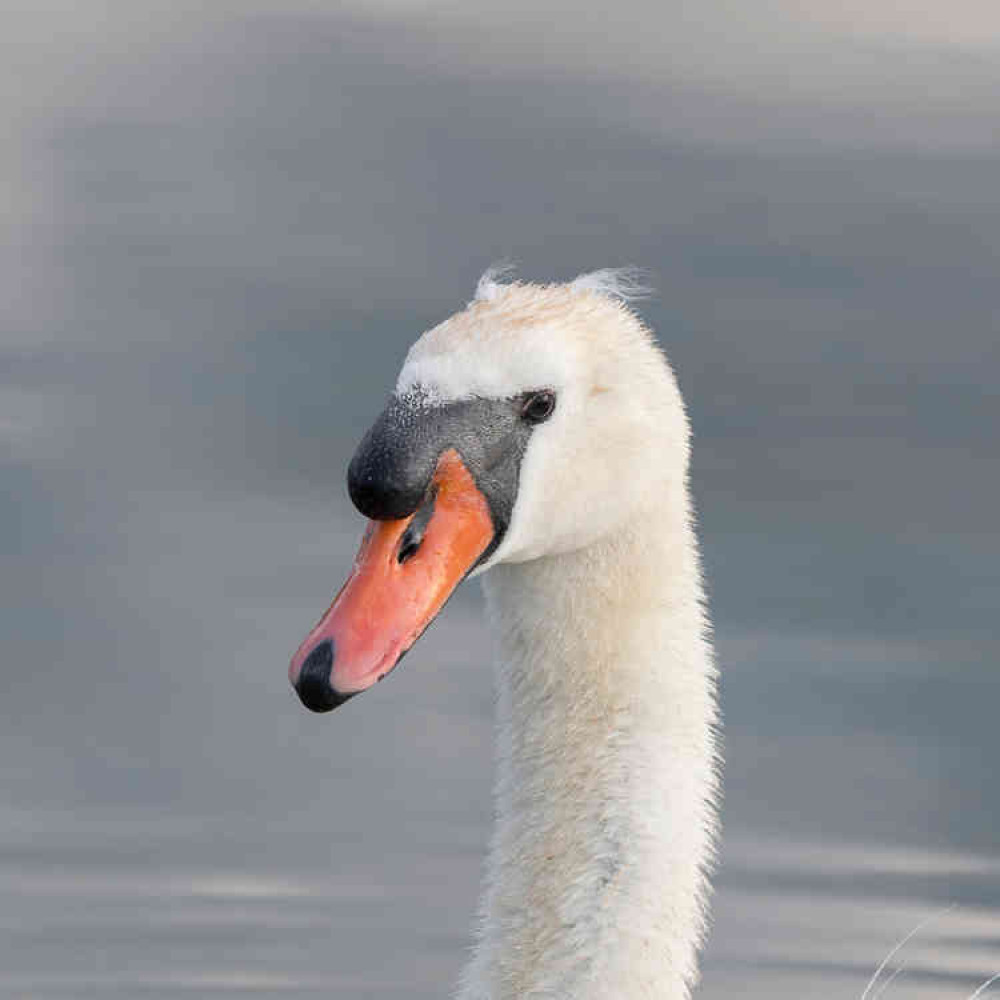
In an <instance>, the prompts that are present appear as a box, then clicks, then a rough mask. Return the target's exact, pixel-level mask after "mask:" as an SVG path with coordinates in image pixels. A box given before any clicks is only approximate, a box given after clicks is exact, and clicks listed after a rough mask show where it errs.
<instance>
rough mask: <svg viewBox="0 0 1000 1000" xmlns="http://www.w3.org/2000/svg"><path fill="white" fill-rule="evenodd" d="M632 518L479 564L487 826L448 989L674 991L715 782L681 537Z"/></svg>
mask: <svg viewBox="0 0 1000 1000" xmlns="http://www.w3.org/2000/svg"><path fill="white" fill-rule="evenodd" d="M651 523H655V522H651V521H650V519H649V518H641V519H640V518H637V519H636V520H635V522H634V523H632V524H630V525H626V526H625V527H624V528H623V529H622V530H621V531H619V532H618V533H617V534H615V535H614V536H611V537H608V538H606V539H603V540H602V541H600V542H598V543H596V544H593V545H591V546H588V547H587V548H585V549H580V550H577V551H574V552H570V553H564V554H561V555H557V556H551V557H547V558H544V559H538V560H534V561H532V562H528V563H523V564H517V565H503V566H499V567H496V568H494V569H493V570H491V571H490V572H489V573H488V574H487V575H486V576H485V578H484V589H485V592H486V597H487V607H488V612H489V617H490V622H491V626H492V629H493V633H494V639H495V642H496V647H497V657H496V664H497V666H496V686H497V706H498V709H497V783H496V790H495V801H496V815H497V821H496V829H495V833H494V837H493V841H492V846H491V851H490V856H489V859H488V863H487V875H486V891H485V896H484V902H483V912H482V924H481V934H480V939H479V943H478V947H477V951H476V953H475V957H474V959H473V961H472V963H471V965H470V968H469V970H468V972H467V975H466V979H465V983H464V987H463V992H462V993H461V997H462V1000H514V998H515V997H517V998H522V997H537V998H539V1000H541V998H543V997H544V998H550V1000H555V998H560V1000H564V998H565V1000H568V998H570V997H572V998H573V1000H598V998H607V997H609V996H615V997H618V998H621V1000H630V998H633V997H634V998H639V997H650V996H656V997H658V998H660V1000H683V998H686V997H687V996H688V995H689V990H690V987H691V985H692V984H693V982H694V980H695V978H696V952H697V948H698V945H699V943H700V941H701V937H702V933H703V929H704V900H705V895H706V877H705V870H706V866H707V864H708V861H709V858H710V856H711V852H712V842H713V834H714V828H715V813H714V800H715V794H716V770H715V761H716V753H715V742H714V723H715V717H716V711H715V694H714V685H715V682H714V669H713V666H712V658H711V654H710V650H709V647H708V644H707V641H706V639H705V635H704V632H705V628H704V616H703V608H702V592H701V583H700V572H699V566H698V556H697V550H696V546H695V541H694V535H693V532H692V530H691V528H690V524H689V519H688V517H687V512H686V510H685V509H683V508H681V509H680V511H679V514H678V517H677V521H676V524H674V525H673V526H672V527H673V530H671V531H658V532H653V533H652V537H650V535H651V532H650V528H649V525H650V524H651Z"/></svg>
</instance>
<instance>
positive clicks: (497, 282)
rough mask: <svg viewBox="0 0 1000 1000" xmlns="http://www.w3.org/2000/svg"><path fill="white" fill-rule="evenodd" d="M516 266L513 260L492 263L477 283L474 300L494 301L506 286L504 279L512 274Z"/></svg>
mask: <svg viewBox="0 0 1000 1000" xmlns="http://www.w3.org/2000/svg"><path fill="white" fill-rule="evenodd" d="M516 266H517V265H515V263H514V262H513V261H512V260H498V261H497V262H496V263H495V264H490V266H489V267H488V268H486V270H485V271H484V272H483V276H482V277H481V278H480V279H479V281H478V282H477V283H476V294H475V295H474V296H473V299H472V300H473V302H492V301H493V299H495V298H496V297H497V295H499V294H500V291H501V289H502V288H503V287H504V281H503V279H504V278H506V277H507V276H508V275H510V274H512V273H513V271H514V270H515V268H516Z"/></svg>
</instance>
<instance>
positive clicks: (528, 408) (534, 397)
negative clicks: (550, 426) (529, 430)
mask: <svg viewBox="0 0 1000 1000" xmlns="http://www.w3.org/2000/svg"><path fill="white" fill-rule="evenodd" d="M523 399H524V402H523V403H522V404H521V419H522V420H526V421H527V422H528V423H529V424H541V423H544V422H545V421H546V420H548V419H549V417H551V416H552V414H553V412H554V411H555V408H556V394H555V393H554V392H553V391H552V390H551V389H541V390H539V391H538V392H527V393H525V394H524V397H523Z"/></svg>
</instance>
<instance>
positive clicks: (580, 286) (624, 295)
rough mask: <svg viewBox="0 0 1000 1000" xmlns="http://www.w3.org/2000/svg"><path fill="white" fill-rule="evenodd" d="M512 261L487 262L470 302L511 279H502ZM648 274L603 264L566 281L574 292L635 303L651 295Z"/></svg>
mask: <svg viewBox="0 0 1000 1000" xmlns="http://www.w3.org/2000/svg"><path fill="white" fill-rule="evenodd" d="M514 270H515V265H514V263H513V262H512V261H509V260H501V261H498V262H497V263H496V264H492V265H490V267H488V268H487V269H486V271H485V272H484V273H483V276H482V277H481V278H480V279H479V282H478V283H477V285H476V294H475V296H473V301H474V302H484V301H485V302H490V301H492V300H493V299H495V298H496V297H497V295H499V294H500V292H501V291H503V289H504V288H505V287H507V285H508V284H511V282H507V281H504V279H505V278H509V277H510V275H511V274H512V273H513V272H514ZM648 277H649V275H648V273H647V272H646V271H644V270H643V269H642V268H639V267H605V268H601V270H599V271H589V272H588V273H587V274H581V275H580V276H579V277H577V278H574V279H573V280H572V281H571V282H569V287H570V288H572V289H573V290H574V291H577V292H594V293H596V294H597V295H605V296H607V297H608V298H610V299H617V300H618V301H619V302H637V301H639V300H640V299H648V298H649V297H650V296H652V295H653V294H654V293H653V288H652V286H651V285H650V284H649V282H648Z"/></svg>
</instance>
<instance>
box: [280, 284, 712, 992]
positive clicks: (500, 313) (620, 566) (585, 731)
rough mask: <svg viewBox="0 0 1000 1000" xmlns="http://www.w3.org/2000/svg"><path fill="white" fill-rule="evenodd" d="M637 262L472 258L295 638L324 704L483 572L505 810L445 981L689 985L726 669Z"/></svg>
mask: <svg viewBox="0 0 1000 1000" xmlns="http://www.w3.org/2000/svg"><path fill="white" fill-rule="evenodd" d="M637 291H638V289H637V286H636V282H635V280H634V278H633V276H632V275H631V274H629V273H628V272H622V271H616V270H604V271H597V272H593V273H591V274H586V275H582V276H581V277H579V278H577V279H575V280H574V281H571V282H568V283H560V284H544V285H543V284H534V283H528V282H522V281H515V280H511V279H507V278H505V277H504V276H503V275H501V274H497V273H493V272H487V274H486V275H484V276H483V278H482V279H481V280H480V282H479V285H478V287H477V289H476V292H475V297H474V298H473V300H472V301H471V302H470V303H469V304H468V305H467V306H466V307H465V308H463V309H462V310H460V311H459V312H457V313H456V314H455V315H453V316H451V317H450V318H449V319H447V320H445V321H444V322H443V323H441V324H440V325H438V326H436V327H434V328H433V329H431V330H429V331H427V332H426V333H424V334H423V335H422V336H421V337H420V338H419V339H418V340H417V341H416V342H415V343H414V344H413V346H412V347H411V348H410V350H409V353H408V354H407V356H406V359H405V362H404V364H403V367H402V370H401V371H400V374H399V377H398V380H397V382H396V385H395V390H394V392H393V393H392V395H391V397H390V399H389V401H388V404H387V405H386V407H385V409H384V411H383V412H382V414H381V415H380V416H379V417H378V419H377V420H376V421H375V423H374V425H373V426H372V427H371V429H370V430H369V431H368V432H367V434H366V435H365V436H364V438H363V440H362V441H361V443H360V445H359V446H358V449H357V452H356V453H355V455H354V457H353V458H352V460H351V463H350V466H349V469H348V489H349V493H350V496H351V499H352V501H353V503H354V505H355V506H356V507H357V508H358V509H359V511H360V512H361V513H362V514H364V515H365V516H366V517H368V518H369V519H370V520H369V524H368V527H367V530H366V531H365V534H364V538H363V540H362V543H361V548H360V551H359V553H358V556H357V558H356V560H355V563H354V566H353V569H352V571H351V573H350V575H349V577H348V580H347V582H346V583H345V584H344V586H343V588H342V589H341V591H340V593H339V594H338V595H337V597H336V598H335V600H334V602H333V604H332V605H331V606H330V608H329V610H328V611H327V612H326V613H325V614H324V615H323V617H322V618H321V619H320V621H319V623H318V624H317V625H316V626H315V627H314V628H313V629H312V631H311V632H310V633H309V635H308V637H307V638H306V640H305V641H304V642H303V643H302V645H301V646H300V647H299V649H298V651H297V652H296V653H295V655H294V657H293V658H292V661H291V665H290V667H289V678H290V680H291V682H292V685H293V687H294V688H295V690H296V691H297V693H298V695H299V697H300V698H301V700H302V701H303V703H304V704H305V705H306V706H307V707H308V708H310V709H312V710H314V711H329V710H330V709H333V708H336V707H337V706H339V705H341V704H343V703H344V702H345V701H347V700H348V699H350V698H352V697H354V696H355V695H357V694H358V693H359V692H361V691H363V690H364V689H366V688H368V687H370V686H371V685H372V684H374V683H375V682H376V681H377V680H381V679H382V677H384V676H385V675H386V674H387V673H389V671H391V670H392V669H393V667H394V666H395V665H396V664H397V663H398V661H399V659H400V658H401V657H402V655H403V654H404V653H405V652H406V651H407V650H408V649H409V648H410V646H411V645H412V644H413V643H414V642H415V641H416V640H417V638H418V637H419V636H420V634H421V632H422V631H423V630H424V629H425V628H426V627H427V625H428V624H429V623H430V622H431V620H432V619H433V618H434V617H435V615H436V614H437V613H438V612H439V611H440V610H441V608H442V607H443V605H444V603H445V602H446V601H447V599H448V597H449V596H450V595H451V593H452V592H453V591H454V589H455V588H456V587H457V585H458V584H459V583H460V582H461V581H462V580H463V579H465V578H466V577H472V576H481V577H482V585H483V590H484V592H485V597H486V608H487V614H488V620H489V623H490V628H491V633H492V636H493V638H494V642H495V646H496V651H495V664H496V665H495V680H496V692H497V725H496V734H497V739H496V743H497V752H496V784H495V791H494V795H495V813H496V819H495V830H494V833H493V837H492V841H491V845H490V849H489V854H488V859H487V862H486V868H485V874H484V887H483V893H482V899H481V904H480V918H479V921H478V930H477V934H476V944H475V948H474V950H473V953H472V956H471V959H470V960H469V962H468V965H467V967H466V969H465V971H464V973H463V974H462V976H461V979H460V984H459V987H458V993H457V996H458V997H459V998H460V1000H515V998H517V1000H522V998H534V1000H543V998H544V1000H571V998H572V1000H612V998H614V1000H640V998H644V1000H645V998H656V1000H686V998H688V997H689V996H690V992H691V989H692V987H693V986H694V984H695V983H696V980H697V976H698V962H697V955H698V950H699V947H700V945H701V943H702V940H703V937H704V934H705V929H706V918H707V897H708V893H709V881H708V876H709V872H710V869H711V866H712V860H713V854H714V847H715V839H716V833H717V806H718V795H719V761H720V752H719V742H718V730H717V724H718V719H717V708H716V692H715V688H716V671H715V665H714V658H713V653H712V648H711V643H710V637H709V633H708V620H707V616H706V610H705V602H704V597H703V585H702V574H701V569H700V560H699V554H698V547H697V540H696V536H695V531H694V526H693V517H692V504H691V499H690V495H689V489H688V456H689V436H690V434H689V426H688V421H687V417H686V414H685V409H684V405H683V402H682V399H681V395H680V392H679V390H678V387H677V383H676V381H675V378H674V375H673V372H672V370H671V368H670V366H669V364H668V362H667V359H666V358H665V356H664V354H663V353H662V351H661V350H660V348H659V347H658V346H657V344H656V341H655V339H654V337H653V335H652V334H651V332H650V331H649V329H648V328H647V327H646V326H645V325H644V324H643V322H642V321H641V320H640V319H639V317H638V316H637V314H636V313H635V311H634V308H633V306H632V305H631V304H630V303H631V301H632V300H633V299H634V298H635V297H636V292H637Z"/></svg>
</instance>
